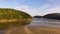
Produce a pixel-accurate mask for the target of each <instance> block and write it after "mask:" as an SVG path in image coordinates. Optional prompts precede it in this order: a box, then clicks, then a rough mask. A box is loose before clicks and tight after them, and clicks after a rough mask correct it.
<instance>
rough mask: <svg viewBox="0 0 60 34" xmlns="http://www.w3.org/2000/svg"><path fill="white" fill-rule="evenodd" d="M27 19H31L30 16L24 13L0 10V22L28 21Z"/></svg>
mask: <svg viewBox="0 0 60 34" xmlns="http://www.w3.org/2000/svg"><path fill="white" fill-rule="evenodd" d="M28 18H31V16H30V15H29V14H27V13H25V12H22V11H19V10H15V9H9V8H0V20H2V19H8V20H11V19H28Z"/></svg>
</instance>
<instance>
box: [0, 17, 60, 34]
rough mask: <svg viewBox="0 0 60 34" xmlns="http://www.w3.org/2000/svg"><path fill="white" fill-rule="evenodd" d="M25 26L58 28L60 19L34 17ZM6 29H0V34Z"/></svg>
mask: <svg viewBox="0 0 60 34" xmlns="http://www.w3.org/2000/svg"><path fill="white" fill-rule="evenodd" d="M26 26H27V27H52V28H60V20H53V19H45V18H40V19H39V18H34V19H33V20H32V21H31V23H30V24H29V25H26ZM6 31H7V30H1V31H0V34H4V33H5V32H6Z"/></svg>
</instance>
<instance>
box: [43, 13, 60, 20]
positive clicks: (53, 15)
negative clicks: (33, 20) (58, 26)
mask: <svg viewBox="0 0 60 34" xmlns="http://www.w3.org/2000/svg"><path fill="white" fill-rule="evenodd" d="M43 18H49V19H59V20H60V13H51V14H47V15H44V16H43Z"/></svg>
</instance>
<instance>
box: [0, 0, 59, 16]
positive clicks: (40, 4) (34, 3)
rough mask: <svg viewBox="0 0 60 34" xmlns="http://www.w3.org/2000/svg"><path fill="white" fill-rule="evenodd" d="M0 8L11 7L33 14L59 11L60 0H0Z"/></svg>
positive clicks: (41, 14)
mask: <svg viewBox="0 0 60 34" xmlns="http://www.w3.org/2000/svg"><path fill="white" fill-rule="evenodd" d="M0 8H13V9H17V10H21V11H23V12H26V13H28V14H30V15H31V16H35V15H40V16H43V15H46V14H49V13H60V0H0Z"/></svg>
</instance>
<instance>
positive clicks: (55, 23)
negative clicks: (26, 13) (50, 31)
mask: <svg viewBox="0 0 60 34" xmlns="http://www.w3.org/2000/svg"><path fill="white" fill-rule="evenodd" d="M27 26H28V27H53V28H60V20H54V19H46V18H34V19H33V20H32V21H31V23H30V24H29V25H27Z"/></svg>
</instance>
